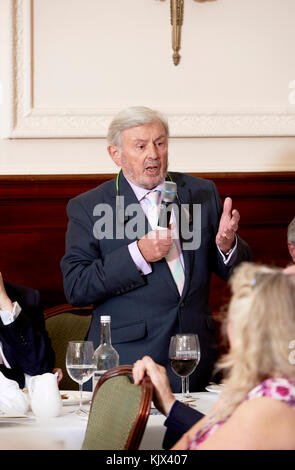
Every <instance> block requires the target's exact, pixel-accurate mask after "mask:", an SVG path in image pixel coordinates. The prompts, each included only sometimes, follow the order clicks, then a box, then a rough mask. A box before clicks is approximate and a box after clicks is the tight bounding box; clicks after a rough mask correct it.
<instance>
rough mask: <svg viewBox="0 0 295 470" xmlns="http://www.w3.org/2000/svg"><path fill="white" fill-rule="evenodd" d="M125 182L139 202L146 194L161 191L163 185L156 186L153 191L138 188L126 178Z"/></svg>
mask: <svg viewBox="0 0 295 470" xmlns="http://www.w3.org/2000/svg"><path fill="white" fill-rule="evenodd" d="M125 178H126V176H125ZM126 180H127V181H128V183H129V184H130V186H131V188H132V189H133V192H134V194H135V196H136V197H137V199H138V201H141V200H142V199H144V198H145V196H146V195H147V194H148V193H150V192H151V191H162V188H163V184H164V183H160V184H158V186H156V187H155V188H153V189H145V188H141V187H140V186H137V185H136V184H134V183H131V181H130V180H129V179H128V178H126Z"/></svg>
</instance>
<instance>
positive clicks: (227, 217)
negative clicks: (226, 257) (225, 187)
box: [215, 197, 240, 254]
mask: <svg viewBox="0 0 295 470" xmlns="http://www.w3.org/2000/svg"><path fill="white" fill-rule="evenodd" d="M239 220H240V214H239V212H238V211H237V210H236V209H233V210H232V200H231V198H230V197H227V198H225V201H224V204H223V212H222V215H221V218H220V223H219V228H218V232H217V235H216V239H215V241H216V245H217V246H218V247H219V248H220V250H221V251H222V252H223V253H225V254H226V253H228V252H229V251H230V249H231V248H233V246H234V243H235V233H236V231H237V230H238V224H239Z"/></svg>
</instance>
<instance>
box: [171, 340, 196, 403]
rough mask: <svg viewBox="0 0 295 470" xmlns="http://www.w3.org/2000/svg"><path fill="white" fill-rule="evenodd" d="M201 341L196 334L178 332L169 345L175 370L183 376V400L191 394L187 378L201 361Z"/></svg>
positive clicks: (172, 366) (172, 365)
mask: <svg viewBox="0 0 295 470" xmlns="http://www.w3.org/2000/svg"><path fill="white" fill-rule="evenodd" d="M200 356H201V352H200V343H199V338H198V335H196V334H178V335H175V336H172V338H171V340H170V347H169V359H170V365H171V368H172V370H173V372H174V373H175V374H176V375H178V376H179V377H181V390H182V395H181V401H183V402H185V395H186V394H187V395H189V385H188V383H187V384H186V382H185V379H186V378H187V379H188V376H189V375H190V374H192V373H193V372H194V370H195V368H196V367H197V365H198V363H199V361H200Z"/></svg>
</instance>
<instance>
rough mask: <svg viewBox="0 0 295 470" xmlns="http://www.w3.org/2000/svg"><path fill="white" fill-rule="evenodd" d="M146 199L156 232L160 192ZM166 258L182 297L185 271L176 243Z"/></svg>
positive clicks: (148, 195) (150, 221)
mask: <svg viewBox="0 0 295 470" xmlns="http://www.w3.org/2000/svg"><path fill="white" fill-rule="evenodd" d="M145 197H146V198H147V200H148V201H149V207H148V220H149V224H150V226H151V227H152V229H153V230H155V229H156V227H157V225H158V218H159V208H160V206H159V199H160V191H158V190H156V191H151V192H149V193H147V195H146V196H145ZM165 258H166V261H167V263H168V266H169V268H170V271H171V274H172V277H173V279H174V281H175V284H176V286H177V289H178V292H179V294H180V295H181V293H182V290H183V286H184V270H183V266H182V263H181V260H180V256H179V253H178V249H177V246H176V244H175V242H173V245H172V247H171V249H170V251H169V253H168V255H167V256H166V257H165Z"/></svg>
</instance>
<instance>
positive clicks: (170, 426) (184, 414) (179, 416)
mask: <svg viewBox="0 0 295 470" xmlns="http://www.w3.org/2000/svg"><path fill="white" fill-rule="evenodd" d="M203 417H204V415H203V414H202V413H200V412H199V411H197V410H194V409H193V408H190V407H189V406H187V405H185V404H184V403H181V402H180V401H177V400H176V402H175V403H174V405H173V406H172V408H171V411H170V413H169V416H168V418H167V419H166V421H165V423H164V425H165V426H166V427H167V431H166V433H165V436H164V440H163V444H162V446H163V449H167V450H168V449H171V447H173V446H174V444H175V443H176V442H177V441H178V440H179V439H180V438H181V436H182V435H183V434H184V433H185V432H187V431H188V430H189V429H190V428H191V427H192V426H193V425H194V424H196V422H197V421H199V420H200V419H202V418H203Z"/></svg>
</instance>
